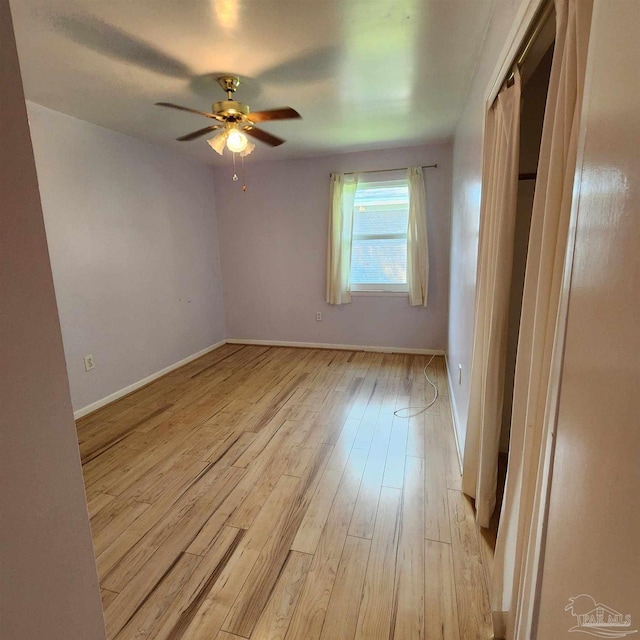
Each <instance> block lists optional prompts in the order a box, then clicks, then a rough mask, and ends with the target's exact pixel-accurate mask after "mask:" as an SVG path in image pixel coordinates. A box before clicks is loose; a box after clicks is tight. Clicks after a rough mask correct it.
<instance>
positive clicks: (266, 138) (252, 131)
mask: <svg viewBox="0 0 640 640" xmlns="http://www.w3.org/2000/svg"><path fill="white" fill-rule="evenodd" d="M243 130H244V132H245V133H248V134H249V135H250V136H252V137H253V138H256V139H257V140H260V142H265V143H266V144H269V145H271V146H272V147H277V146H278V145H281V144H282V143H283V142H284V140H283V139H282V138H278V136H274V135H272V134H270V133H267V132H266V131H263V130H262V129H256V127H245V128H244V129H243Z"/></svg>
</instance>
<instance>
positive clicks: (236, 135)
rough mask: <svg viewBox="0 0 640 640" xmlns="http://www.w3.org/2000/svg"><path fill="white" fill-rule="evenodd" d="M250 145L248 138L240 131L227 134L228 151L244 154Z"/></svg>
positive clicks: (235, 130) (236, 130)
mask: <svg viewBox="0 0 640 640" xmlns="http://www.w3.org/2000/svg"><path fill="white" fill-rule="evenodd" d="M248 144H249V140H248V138H247V136H246V135H245V134H244V133H242V131H238V129H231V130H229V131H228V133H227V149H229V151H233V152H234V153H242V152H243V151H244V150H245V149H246V148H247V145H248Z"/></svg>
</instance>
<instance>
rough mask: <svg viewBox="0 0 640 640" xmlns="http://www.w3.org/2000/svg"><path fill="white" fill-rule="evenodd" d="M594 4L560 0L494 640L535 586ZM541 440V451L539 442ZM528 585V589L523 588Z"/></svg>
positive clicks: (510, 631)
mask: <svg viewBox="0 0 640 640" xmlns="http://www.w3.org/2000/svg"><path fill="white" fill-rule="evenodd" d="M592 9H593V2H592V0H556V42H555V50H554V54H553V66H552V69H551V79H550V85H549V93H548V96H547V104H546V110H545V119H544V126H543V132H542V144H541V149H540V159H539V164H538V178H537V183H536V190H535V196H534V203H533V217H532V221H531V232H530V236H529V252H528V258H527V269H526V275H525V283H524V294H523V302H522V316H521V323H520V335H519V341H518V360H517V363H516V373H515V386H514V398H513V412H512V424H511V442H510V448H509V465H508V473H507V481H506V486H505V494H504V503H503V507H502V513H503V517H502V518H501V521H500V528H499V531H498V540H497V545H496V554H495V564H494V569H493V585H492V608H493V610H494V627H495V632H496V636H495V637H496V638H508V639H511V638H513V637H514V636H515V632H516V628H521V629H525V628H526V626H527V624H528V621H529V620H530V619H531V613H532V611H531V602H532V601H533V599H534V595H535V594H534V593H533V591H532V590H533V588H534V587H533V586H532V585H533V584H534V583H535V576H525V575H524V571H523V566H524V563H525V560H526V559H527V558H529V559H531V558H532V557H533V556H534V555H535V554H536V553H537V549H538V548H539V544H540V535H541V529H542V522H541V521H540V518H539V517H537V516H540V515H541V513H542V511H543V505H542V504H540V503H539V502H538V501H539V500H540V499H544V494H545V491H544V490H543V489H542V487H541V484H540V483H544V482H546V474H545V473H544V469H545V456H546V455H547V454H548V451H549V446H548V444H549V442H550V438H551V435H550V433H551V429H550V425H551V424H552V422H553V416H554V413H555V402H556V400H557V397H556V394H555V392H552V388H553V385H552V386H550V385H549V380H550V378H551V376H552V362H553V361H554V355H555V353H554V352H556V351H557V350H560V349H561V347H562V345H561V340H560V341H559V340H558V338H559V337H561V334H562V331H561V330H560V327H559V324H558V311H559V307H560V292H561V286H562V280H563V272H564V264H565V258H566V248H567V239H568V234H569V219H570V215H571V207H572V195H573V182H574V174H575V169H576V155H577V148H578V138H579V128H580V114H581V111H582V96H583V92H584V77H585V70H586V59H587V48H588V40H589V31H590V26H591V13H592ZM545 440H546V442H545ZM527 582H529V586H528V587H527Z"/></svg>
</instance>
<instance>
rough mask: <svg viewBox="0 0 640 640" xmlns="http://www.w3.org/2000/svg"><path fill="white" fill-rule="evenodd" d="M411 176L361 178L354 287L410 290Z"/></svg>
mask: <svg viewBox="0 0 640 640" xmlns="http://www.w3.org/2000/svg"><path fill="white" fill-rule="evenodd" d="M408 219H409V185H408V182H407V179H406V178H405V179H397V180H377V181H376V180H373V179H372V180H369V181H366V182H362V181H359V182H358V187H357V190H356V194H355V199H354V205H353V236H352V245H351V247H352V249H351V275H350V288H351V290H352V291H375V290H386V291H407V227H408Z"/></svg>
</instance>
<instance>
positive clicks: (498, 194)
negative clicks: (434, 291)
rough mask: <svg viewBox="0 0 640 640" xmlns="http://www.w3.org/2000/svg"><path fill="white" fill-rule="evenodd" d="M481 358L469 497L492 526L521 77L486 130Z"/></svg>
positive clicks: (472, 407)
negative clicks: (473, 499) (474, 501)
mask: <svg viewBox="0 0 640 640" xmlns="http://www.w3.org/2000/svg"><path fill="white" fill-rule="evenodd" d="M484 144H485V146H484V149H485V152H484V161H483V178H482V204H481V208H480V246H479V249H478V275H477V284H476V287H477V288H476V306H475V325H474V338H473V357H472V364H471V390H470V394H471V395H470V401H469V418H468V423H467V424H468V427H467V437H466V440H465V447H464V464H463V475H462V489H463V491H464V492H465V493H466V494H467V495H469V496H471V497H472V498H475V500H476V511H477V513H476V517H477V520H478V523H479V524H480V526H482V527H488V526H489V522H490V520H491V515H492V513H493V510H494V508H495V505H496V488H497V478H498V451H499V445H500V431H501V427H502V399H503V390H504V375H505V363H506V354H507V330H508V318H509V298H510V292H511V268H512V263H513V244H514V233H515V221H516V202H517V195H518V161H519V150H520V74H519V72H518V70H517V69H516V71H515V80H514V83H513V85H512V86H511V87H505V88H503V89H502V91H501V92H500V93H499V94H498V97H497V98H496V101H495V102H494V104H493V106H492V107H491V109H489V111H488V113H487V117H486V124H485V143H484Z"/></svg>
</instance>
